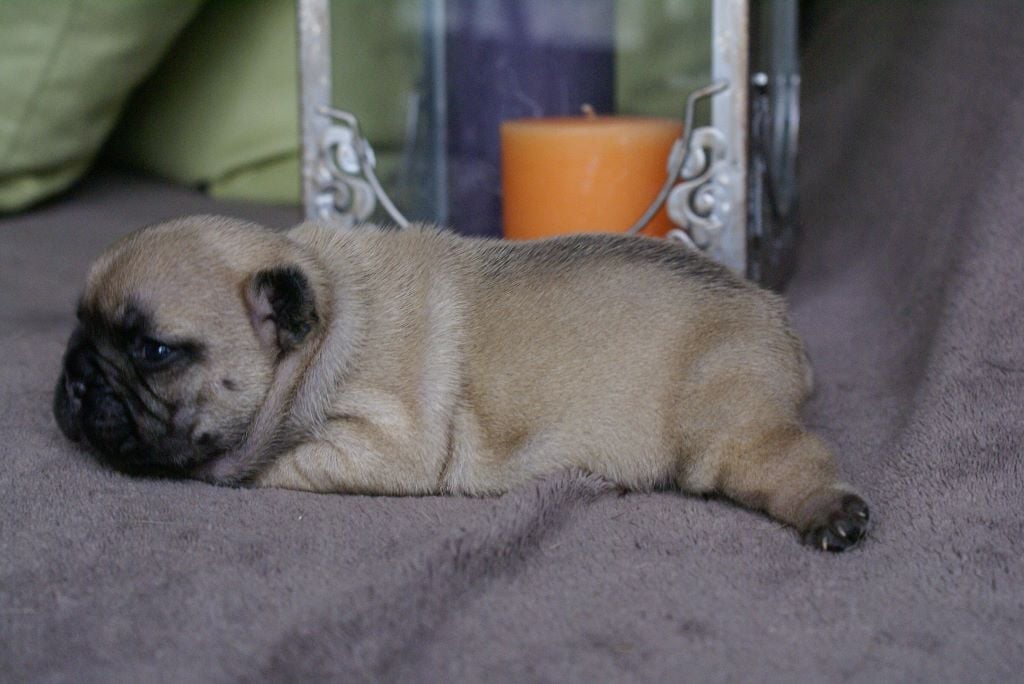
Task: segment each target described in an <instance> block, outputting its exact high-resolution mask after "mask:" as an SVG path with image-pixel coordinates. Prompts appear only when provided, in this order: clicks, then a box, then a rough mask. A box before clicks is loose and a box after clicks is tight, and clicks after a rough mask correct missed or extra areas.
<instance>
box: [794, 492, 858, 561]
mask: <svg viewBox="0 0 1024 684" xmlns="http://www.w3.org/2000/svg"><path fill="white" fill-rule="evenodd" d="M870 518H871V512H870V510H869V509H868V505H867V503H866V502H865V501H864V499H862V498H860V497H859V496H857V495H856V494H845V495H843V497H842V498H841V499H839V500H838V501H837V502H836V504H835V506H834V508H832V510H828V511H824V512H823V513H822V521H821V522H820V523H817V524H815V525H813V526H812V527H811V529H810V530H809V531H808V532H807V533H806V534H805V535H804V541H805V542H806V543H807V544H809V545H811V546H813V547H815V548H818V549H821V550H822V551H845V550H846V549H848V548H850V547H851V546H853V545H854V544H856V543H857V542H858V541H860V540H861V539H863V537H864V535H865V534H866V533H867V530H868V520H870Z"/></svg>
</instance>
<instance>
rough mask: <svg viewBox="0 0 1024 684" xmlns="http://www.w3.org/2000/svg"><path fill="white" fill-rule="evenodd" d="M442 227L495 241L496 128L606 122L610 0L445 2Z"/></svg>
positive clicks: (611, 93)
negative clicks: (554, 119) (553, 119)
mask: <svg viewBox="0 0 1024 684" xmlns="http://www.w3.org/2000/svg"><path fill="white" fill-rule="evenodd" d="M446 11H447V31H446V40H445V75H446V79H447V92H446V104H447V111H448V123H447V141H448V149H447V151H448V182H449V189H448V197H449V200H448V207H449V217H448V221H449V223H451V224H452V225H453V226H454V227H455V228H456V230H458V231H459V232H461V233H464V234H471V235H491V236H500V235H501V194H500V193H501V159H500V144H499V142H500V141H499V125H500V124H501V122H502V121H505V120H506V119H518V118H523V117H531V116H561V115H575V114H579V113H580V108H581V106H582V105H584V104H589V105H591V106H592V107H593V108H594V109H595V110H596V111H597V112H598V113H602V114H607V113H611V111H612V107H613V103H614V97H615V87H614V86H615V84H614V66H615V65H614V40H613V38H614V30H615V13H614V5H613V0H447V2H446Z"/></svg>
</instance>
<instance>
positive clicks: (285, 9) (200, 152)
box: [110, 0, 420, 203]
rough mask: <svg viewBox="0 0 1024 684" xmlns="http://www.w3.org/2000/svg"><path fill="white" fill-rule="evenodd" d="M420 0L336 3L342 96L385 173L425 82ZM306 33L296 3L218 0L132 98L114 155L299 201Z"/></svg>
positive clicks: (232, 194)
mask: <svg viewBox="0 0 1024 684" xmlns="http://www.w3.org/2000/svg"><path fill="white" fill-rule="evenodd" d="M417 1H418V0H399V2H362V3H357V2H350V1H345V2H334V3H332V8H331V9H332V21H333V24H334V31H333V32H332V36H331V42H332V48H333V61H334V64H335V67H334V70H333V72H334V73H333V76H334V85H333V89H334V93H335V98H334V99H335V101H336V102H339V103H344V105H343V106H344V107H345V108H347V109H349V110H351V111H352V112H354V113H355V114H356V115H358V116H359V117H360V119H361V121H363V122H364V130H365V132H366V134H367V136H368V137H369V138H370V140H371V141H372V142H373V144H374V147H375V148H376V151H377V153H378V161H379V163H380V165H381V166H382V167H385V168H386V167H387V166H390V165H391V164H389V162H392V161H394V160H397V153H395V154H389V150H397V148H398V146H399V145H400V142H401V138H402V136H403V134H404V130H403V126H404V121H405V112H404V110H405V107H406V105H407V103H408V94H409V92H410V91H411V90H412V89H413V81H414V79H415V77H416V75H417V73H416V70H417V69H416V67H417V65H416V60H418V58H419V55H420V48H419V45H418V41H419V34H418V32H417V30H416V27H415V26H414V23H413V22H411V21H410V20H409V17H410V10H413V11H414V12H413V14H412V16H413V17H416V16H417V15H416V14H415V10H416V8H417V4H416V2H417ZM296 35H297V30H296V17H295V2H294V0H263V1H261V2H246V1H243V0H210V2H208V3H207V4H206V5H205V6H204V8H203V10H202V11H201V12H200V13H199V15H198V16H197V17H196V20H195V21H193V22H192V24H191V25H190V26H189V27H188V28H187V29H186V30H185V32H184V33H183V34H182V36H181V38H180V39H179V40H178V42H177V43H176V44H175V45H174V47H173V48H172V50H171V51H170V53H169V54H168V56H167V58H166V59H165V60H164V62H163V63H162V64H161V65H160V66H159V68H158V69H157V70H156V71H155V73H154V74H153V76H152V77H151V78H150V79H148V80H147V81H146V83H145V84H144V85H143V86H142V87H141V88H140V89H139V91H138V93H137V94H136V95H135V96H134V97H133V98H132V100H131V102H130V103H129V105H128V107H127V108H126V113H125V118H124V120H123V121H122V122H121V124H120V125H119V126H118V129H117V131H116V132H115V133H114V135H113V136H112V139H111V144H110V152H111V155H112V156H113V157H114V158H115V159H117V160H118V161H120V162H121V163H124V164H126V165H128V166H132V167H134V168H139V169H142V170H145V171H148V172H150V173H153V174H156V175H158V176H161V177H163V178H168V179H171V180H174V181H177V182H180V183H185V184H188V185H193V186H200V187H204V188H206V189H207V190H208V191H209V192H210V194H212V195H215V196H218V197H229V198H234V199H248V200H260V201H266V202H287V203H298V202H299V199H300V187H299V185H300V176H299V140H300V134H299V111H298V107H299V93H298V54H297V38H296Z"/></svg>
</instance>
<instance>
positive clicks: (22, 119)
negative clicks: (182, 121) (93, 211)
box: [0, 0, 200, 212]
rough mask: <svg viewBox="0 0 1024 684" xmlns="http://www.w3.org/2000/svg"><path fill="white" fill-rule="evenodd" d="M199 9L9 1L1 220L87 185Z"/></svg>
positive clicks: (188, 1)
mask: <svg viewBox="0 0 1024 684" xmlns="http://www.w3.org/2000/svg"><path fill="white" fill-rule="evenodd" d="M199 2H200V0H127V1H120V2H110V0H45V1H44V2H39V0H3V2H0V212H4V211H14V210H18V209H22V208H24V207H26V206H28V205H30V204H33V203H35V202H38V201H40V200H42V199H45V198H46V197H49V196H51V195H53V194H55V193H57V192H60V191H62V190H64V189H65V188H66V187H67V186H68V185H70V184H71V183H73V182H74V181H76V180H78V178H79V177H81V175H82V174H83V173H84V172H85V170H86V169H87V168H88V166H89V164H90V163H91V162H92V159H93V157H94V156H95V155H96V153H97V152H98V151H99V149H100V145H102V144H103V141H104V140H105V139H106V137H107V134H108V133H110V130H111V128H113V126H114V123H115V121H116V120H117V116H118V114H120V112H121V106H122V105H123V104H124V101H125V100H126V99H127V98H128V95H129V94H130V93H131V92H132V89H133V88H134V87H135V86H136V85H137V84H138V83H139V81H140V80H142V78H143V77H144V76H145V75H146V74H147V73H148V72H149V70H150V69H151V68H152V66H153V65H154V64H155V63H156V61H157V60H158V59H159V58H160V57H161V56H162V55H163V53H164V50H165V49H166V48H167V45H168V44H169V43H170V42H171V40H172V39H173V38H174V36H176V35H177V33H178V31H179V30H180V29H181V27H182V26H184V25H185V23H186V22H187V21H188V19H189V17H191V16H192V14H194V13H195V11H196V9H197V8H198V7H199Z"/></svg>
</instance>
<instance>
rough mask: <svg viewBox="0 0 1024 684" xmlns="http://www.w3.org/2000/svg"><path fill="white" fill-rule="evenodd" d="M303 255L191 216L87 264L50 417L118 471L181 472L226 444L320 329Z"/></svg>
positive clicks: (259, 232) (277, 241)
mask: <svg viewBox="0 0 1024 684" xmlns="http://www.w3.org/2000/svg"><path fill="white" fill-rule="evenodd" d="M311 270H312V267H311V264H310V263H309V261H308V257H305V256H304V255H303V254H302V253H300V251H299V250H298V248H297V247H296V246H295V245H294V244H293V243H292V242H291V241H290V240H288V239H287V238H286V237H285V236H284V235H281V234H278V233H276V232H274V231H271V230H268V229H265V228H261V227H259V226H254V225H251V224H245V223H242V222H240V221H234V220H231V219H225V218H217V217H208V216H199V217H189V218H184V219H179V220H176V221H172V222H169V223H164V224H160V225H156V226H151V227H149V228H144V229H142V230H141V231H138V232H136V233H134V234H132V235H129V236H128V237H126V238H124V239H122V240H121V241H119V242H117V243H115V244H114V245H113V246H111V247H110V248H109V249H108V250H107V251H106V252H105V253H104V254H103V255H102V256H100V258H99V259H97V260H96V262H95V263H94V264H93V266H92V268H91V270H90V272H89V276H88V280H87V283H86V287H85V292H84V294H83V295H82V299H81V301H80V303H79V307H78V326H77V328H76V329H75V331H74V332H73V333H72V334H71V339H70V340H69V341H68V346H67V350H66V351H65V354H64V362H63V368H62V372H61V374H60V377H59V379H58V381H57V387H56V390H55V394H54V406H53V408H54V415H55V417H56V419H57V423H58V424H59V425H60V427H61V429H62V430H63V432H64V434H65V435H67V436H68V437H69V438H70V439H72V440H75V441H82V440H84V441H85V442H86V443H87V444H88V446H90V447H92V448H93V449H94V450H95V451H96V452H97V453H98V455H99V456H100V457H101V458H102V459H103V460H105V461H107V462H108V463H109V464H111V465H113V466H115V467H117V468H118V469H121V470H125V471H129V472H155V473H163V474H175V475H187V474H189V473H190V472H191V471H192V470H194V469H195V468H196V467H197V466H199V465H201V464H202V463H204V462H206V461H209V460H211V459H213V458H216V457H217V456H219V455H221V454H223V453H226V452H228V451H230V450H231V449H233V448H235V447H237V446H238V445H239V444H240V443H241V442H242V440H243V439H244V438H245V437H246V434H247V432H248V430H249V428H250V424H251V423H252V421H253V418H254V416H255V414H256V412H257V410H258V409H259V407H260V405H261V404H262V403H263V401H264V398H265V397H266V395H267V392H268V389H269V388H270V385H271V382H272V380H273V377H274V372H275V369H276V368H277V365H278V363H279V362H280V361H281V359H282V358H283V357H285V356H286V355H288V354H292V353H295V352H296V351H297V350H298V349H299V348H301V347H302V346H303V345H305V344H308V343H310V342H311V340H312V338H313V337H315V333H316V331H317V329H318V328H319V326H320V313H319V312H318V310H317V296H316V294H315V292H314V287H313V285H312V284H311V279H310V275H309V273H310V271H311Z"/></svg>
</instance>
